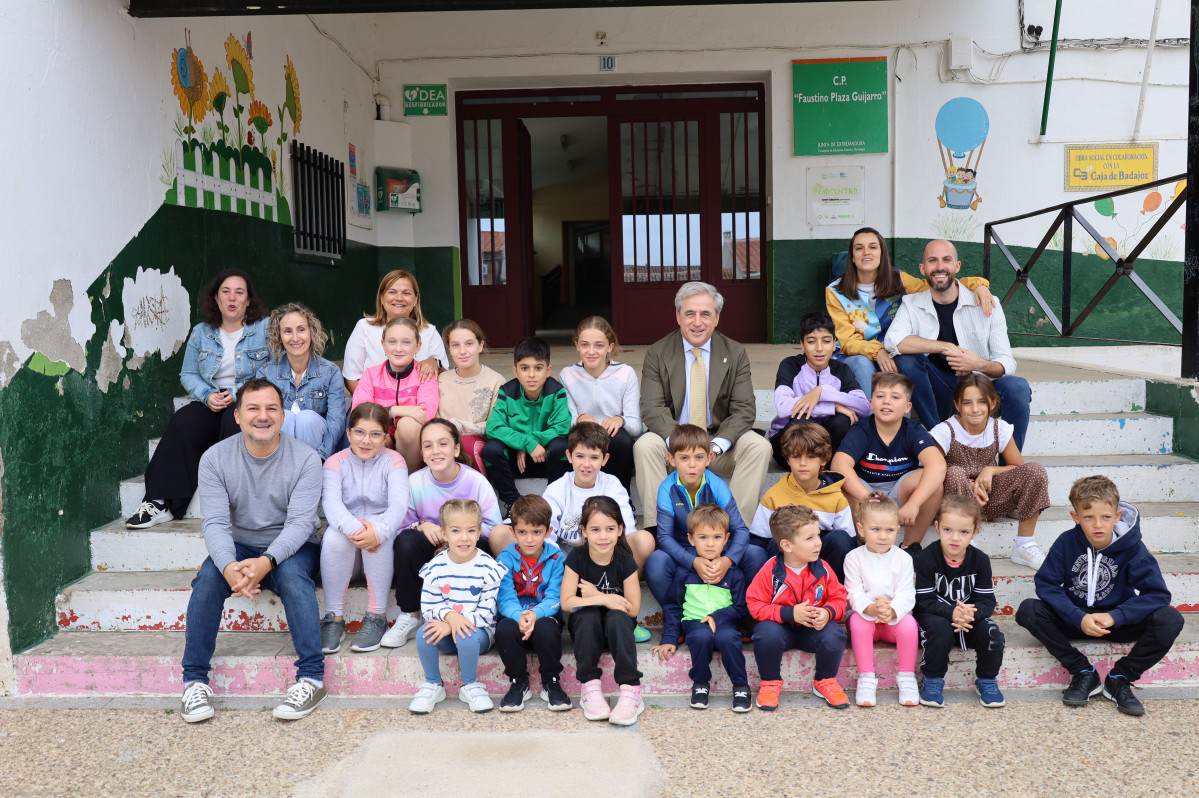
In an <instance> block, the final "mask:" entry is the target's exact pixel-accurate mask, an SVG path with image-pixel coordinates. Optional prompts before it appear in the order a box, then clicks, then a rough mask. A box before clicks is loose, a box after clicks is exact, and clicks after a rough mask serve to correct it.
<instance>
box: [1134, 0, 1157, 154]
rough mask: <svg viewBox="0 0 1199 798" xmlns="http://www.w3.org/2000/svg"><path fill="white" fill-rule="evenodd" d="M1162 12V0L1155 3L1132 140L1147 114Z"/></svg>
mask: <svg viewBox="0 0 1199 798" xmlns="http://www.w3.org/2000/svg"><path fill="white" fill-rule="evenodd" d="M1161 14H1162V0H1157V2H1156V3H1154V4H1153V25H1152V26H1150V28H1149V50H1148V51H1147V52H1146V53H1145V74H1144V75H1143V76H1142V77H1141V100H1140V102H1138V103H1137V123H1136V124H1135V125H1133V128H1132V140H1133V141H1136V140H1137V139H1139V138H1140V137H1141V118H1142V117H1143V116H1144V115H1145V95H1146V94H1148V92H1149V70H1150V69H1151V68H1152V67H1153V46H1154V45H1155V44H1157V20H1158V17H1160V16H1161Z"/></svg>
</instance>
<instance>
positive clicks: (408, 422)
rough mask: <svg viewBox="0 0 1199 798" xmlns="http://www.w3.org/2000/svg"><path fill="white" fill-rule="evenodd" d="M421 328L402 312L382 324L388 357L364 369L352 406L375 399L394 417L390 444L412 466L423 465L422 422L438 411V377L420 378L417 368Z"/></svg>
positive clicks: (384, 349)
mask: <svg viewBox="0 0 1199 798" xmlns="http://www.w3.org/2000/svg"><path fill="white" fill-rule="evenodd" d="M419 349H420V331H419V330H418V329H417V327H416V322H414V321H413V320H412V319H410V318H407V317H404V316H400V317H397V318H394V319H392V320H391V321H389V322H387V325H386V326H385V327H384V328H383V352H384V354H386V355H387V360H385V361H383V362H382V363H380V364H379V365H377V366H371V367H370V368H368V369H367V370H366V371H364V372H363V373H362V379H360V380H359V381H358V385H357V386H356V387H355V388H354V398H353V402H352V404H351V410H352V409H353V408H355V407H357V406H358V405H360V404H362V403H363V402H374V403H375V404H378V405H381V406H383V407H384V408H386V409H387V413H388V415H389V416H390V417H391V429H389V430H388V433H389V434H390V436H391V441H390V442H389V444H388V445H389V446H391V447H392V448H393V449H395V450H396V451H397V452H399V453H400V454H401V455H403V457H404V460H405V461H406V462H407V463H408V467H409V469H415V468H417V467H419V466H420V464H421V462H422V460H421V454H420V429H421V426H422V425H423V424H424V423H425V422H426V421H428V420H429V419H431V418H433V417H434V416H436V415H437V400H438V395H437V381H436V380H428V381H427V382H423V383H422V382H421V380H420V372H419V371H418V370H417V368H416V363H415V358H416V353H417V351H418V350H419Z"/></svg>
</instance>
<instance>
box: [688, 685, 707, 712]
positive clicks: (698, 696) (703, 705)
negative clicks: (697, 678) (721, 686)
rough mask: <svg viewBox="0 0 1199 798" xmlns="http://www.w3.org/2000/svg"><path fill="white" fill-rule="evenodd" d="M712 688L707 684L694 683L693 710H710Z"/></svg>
mask: <svg viewBox="0 0 1199 798" xmlns="http://www.w3.org/2000/svg"><path fill="white" fill-rule="evenodd" d="M711 689H712V687H711V685H710V684H708V683H707V682H692V683H691V708H692V709H707V708H708V693H709V692H710V691H711Z"/></svg>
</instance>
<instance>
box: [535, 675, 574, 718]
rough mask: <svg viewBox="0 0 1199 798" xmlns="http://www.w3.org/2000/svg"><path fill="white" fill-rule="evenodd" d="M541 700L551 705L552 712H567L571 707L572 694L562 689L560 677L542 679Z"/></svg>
mask: <svg viewBox="0 0 1199 798" xmlns="http://www.w3.org/2000/svg"><path fill="white" fill-rule="evenodd" d="M541 700H542V701H544V702H545V703H546V705H547V706H548V707H549V709H550V712H565V711H566V710H568V709H570V707H571V703H570V696H568V695H567V694H566V691H565V690H563V689H562V685H561V684H560V683H559V682H558V677H557V676H554V677H552V678H550V679H542V680H541Z"/></svg>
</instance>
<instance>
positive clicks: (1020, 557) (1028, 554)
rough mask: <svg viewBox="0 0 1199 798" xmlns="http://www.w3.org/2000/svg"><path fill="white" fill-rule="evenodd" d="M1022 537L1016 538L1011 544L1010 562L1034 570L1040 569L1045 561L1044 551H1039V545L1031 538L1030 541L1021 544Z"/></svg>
mask: <svg viewBox="0 0 1199 798" xmlns="http://www.w3.org/2000/svg"><path fill="white" fill-rule="evenodd" d="M1022 540H1024V538H1018V539H1017V540H1016V543H1015V544H1014V545H1013V546H1012V562H1014V563H1016V565H1025V566H1028V567H1029V568H1031V569H1033V570H1034V571H1036V570H1038V569H1040V567H1041V565H1042V564H1043V563H1044V562H1045V552H1043V551H1041V547H1040V546H1038V545H1037V542H1036V541H1035V540H1033V541H1032V542H1030V543H1025V544H1021V542H1020V541H1022Z"/></svg>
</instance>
